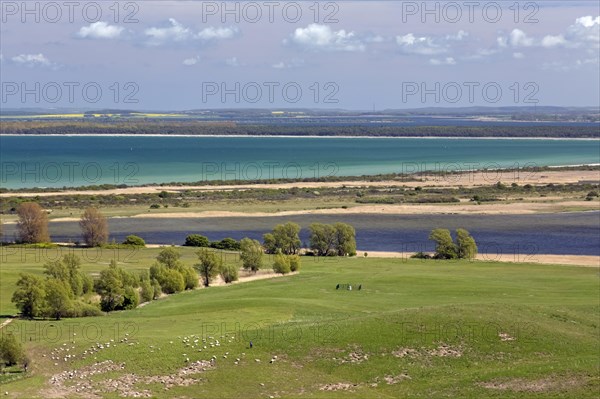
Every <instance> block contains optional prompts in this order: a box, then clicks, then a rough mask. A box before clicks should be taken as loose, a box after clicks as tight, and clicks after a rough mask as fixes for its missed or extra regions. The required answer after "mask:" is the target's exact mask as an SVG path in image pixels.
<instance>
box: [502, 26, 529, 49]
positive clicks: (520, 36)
mask: <svg viewBox="0 0 600 399" xmlns="http://www.w3.org/2000/svg"><path fill="white" fill-rule="evenodd" d="M508 43H509V44H510V45H511V46H512V47H531V46H533V39H532V38H530V37H528V36H527V34H526V33H525V32H523V31H522V30H521V29H513V30H512V32H510V36H509V38H508Z"/></svg>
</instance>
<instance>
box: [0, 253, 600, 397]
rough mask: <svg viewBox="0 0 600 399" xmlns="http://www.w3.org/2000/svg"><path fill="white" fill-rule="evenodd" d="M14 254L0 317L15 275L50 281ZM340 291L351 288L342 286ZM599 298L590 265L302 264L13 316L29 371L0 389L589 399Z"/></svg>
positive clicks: (6, 265) (4, 273)
mask: <svg viewBox="0 0 600 399" xmlns="http://www.w3.org/2000/svg"><path fill="white" fill-rule="evenodd" d="M184 251H185V254H184V257H183V259H184V261H185V262H192V261H193V259H194V257H193V252H192V251H191V250H190V249H185V250H184ZM156 253H157V250H156V249H145V250H142V251H140V252H138V253H135V254H134V255H132V256H129V257H127V259H122V260H126V261H127V262H121V263H120V265H121V266H125V267H128V268H130V269H141V268H144V267H148V266H149V265H150V263H151V261H152V258H153V257H154V256H156ZM81 254H84V252H81ZM91 255H92V254H91V252H90V253H86V255H85V256H82V258H84V260H85V259H87V260H85V266H84V269H85V270H86V271H88V272H90V273H93V272H97V271H98V270H100V269H101V268H104V267H106V264H108V259H109V258H110V257H111V255H110V254H108V253H106V252H103V253H101V254H100V255H99V256H98V258H97V259H96V258H95V257H92V256H91ZM19 256H20V255H19V254H11V255H8V256H5V258H4V259H3V263H2V268H1V270H0V277H1V282H0V283H1V288H2V293H1V298H0V299H1V301H2V302H1V309H2V313H3V314H7V313H12V312H13V308H12V305H11V304H10V303H8V304H7V302H6V301H7V298H8V299H9V298H10V294H11V293H12V289H11V288H10V285H11V284H13V285H14V281H15V279H16V275H17V273H18V272H19V271H21V270H25V269H31V270H37V271H38V272H41V267H42V263H43V262H41V259H40V261H39V262H29V263H27V262H22V259H21V258H20V257H19ZM121 256H122V257H123V256H124V254H122V255H121ZM228 261H230V262H235V261H236V258H235V256H234V255H231V254H230V255H229V257H228ZM23 264H29V265H30V266H27V267H24V266H23ZM346 283H350V284H352V286H353V290H352V291H349V290H346V289H339V290H336V285H337V284H346ZM358 284H361V285H362V289H361V290H360V291H359V290H357V289H356V288H357V285H358ZM598 294H599V275H598V269H596V268H583V267H565V266H540V265H532V264H503V263H492V262H489V263H484V262H467V261H461V262H442V261H419V260H410V261H405V260H402V259H369V258H355V259H352V258H349V259H327V260H325V261H323V260H322V259H318V258H303V268H302V270H301V273H300V274H299V275H294V276H286V277H281V278H275V279H270V280H261V281H253V282H247V283H242V284H237V285H233V286H228V287H211V288H209V289H200V290H196V291H193V292H185V293H182V294H178V295H173V296H170V297H167V298H164V299H161V300H158V301H154V302H152V303H149V304H148V305H146V306H143V307H141V308H138V309H136V310H133V311H124V312H116V313H112V314H110V315H108V316H105V317H97V318H85V319H71V320H62V321H59V322H57V321H33V322H30V321H13V322H12V323H11V324H9V325H7V326H5V327H4V328H3V330H2V332H3V333H5V332H7V331H12V332H13V333H16V334H19V336H20V337H21V339H22V340H23V341H24V343H25V345H26V348H27V351H28V353H29V355H30V357H31V358H32V361H31V364H30V376H29V377H27V378H22V379H18V380H16V381H12V382H8V383H4V384H3V386H2V391H3V392H5V391H6V392H8V397H23V398H25V397H27V398H29V397H44V396H46V397H58V396H61V395H62V396H65V397H78V395H81V396H85V397H89V396H91V395H92V394H93V393H95V394H97V395H100V396H101V397H107V398H117V397H122V396H123V395H133V394H134V393H137V394H138V395H141V396H142V397H144V396H147V397H158V398H171V397H178V398H192V397H195V398H197V397H211V398H233V397H248V398H269V397H275V398H278V397H282V398H283V397H302V398H313V397H319V398H321V397H330V398H334V397H335V398H337V397H349V398H365V397H368V398H391V397H423V398H439V397H449V398H457V397H460V398H483V397H497V398H529V397H532V396H533V397H545V398H546V397H557V398H558V397H561V398H562V397H565V398H566V397H571V398H586V397H589V398H592V397H597V393H598V389H599V388H600V378H599V373H600V369H599V354H598V347H599V344H600V342H599V341H600V340H599V325H600V320H599V318H598V314H599V310H600V303H599V302H600V300H599V295H598ZM111 340H112V341H111ZM203 340H205V341H203ZM217 341H218V345H217ZM250 341H252V344H253V347H252V348H250V347H249V346H250ZM211 345H212V346H211ZM100 346H102V348H100ZM204 346H206V348H204ZM92 347H93V348H95V349H93V350H92V349H91V348H92ZM67 349H68V351H67ZM84 353H85V354H84ZM68 355H70V356H72V357H67V356H68ZM73 355H74V356H73ZM213 356H214V359H215V360H214V361H212V362H211V361H210V359H211V358H213ZM275 357H276V358H275ZM65 358H66V359H67V360H66V361H65V360H64V359H65ZM237 359H239V360H237ZM202 361H204V362H202ZM271 361H272V362H271ZM74 370H77V372H75V373H73V374H71V376H72V378H71V377H70V376H69V372H73V371H74ZM63 372H65V373H63ZM61 373H63V374H61ZM53 376H54V378H55V380H54V381H55V382H54V383H51V382H50V379H51V378H52V377H53ZM80 377H81V378H80ZM7 379H8V378H5V380H7ZM109 379H110V381H109ZM77 384H79V385H77Z"/></svg>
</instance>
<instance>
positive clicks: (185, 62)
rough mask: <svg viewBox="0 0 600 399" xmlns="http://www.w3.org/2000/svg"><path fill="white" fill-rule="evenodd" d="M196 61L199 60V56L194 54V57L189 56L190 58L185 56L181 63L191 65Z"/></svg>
mask: <svg viewBox="0 0 600 399" xmlns="http://www.w3.org/2000/svg"><path fill="white" fill-rule="evenodd" d="M198 61H200V57H199V56H195V57H191V58H186V59H185V60H183V62H182V64H183V65H185V66H192V65H196V64H197V63H198Z"/></svg>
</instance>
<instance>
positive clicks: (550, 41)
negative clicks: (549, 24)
mask: <svg viewBox="0 0 600 399" xmlns="http://www.w3.org/2000/svg"><path fill="white" fill-rule="evenodd" d="M566 43H567V41H566V40H565V37H564V36H563V35H556V36H552V35H547V36H544V38H543V39H542V47H556V46H562V45H564V44H566Z"/></svg>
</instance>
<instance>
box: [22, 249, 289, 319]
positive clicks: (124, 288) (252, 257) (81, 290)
mask: <svg viewBox="0 0 600 399" xmlns="http://www.w3.org/2000/svg"><path fill="white" fill-rule="evenodd" d="M239 244H240V248H241V252H240V260H241V262H242V267H243V268H244V269H245V270H248V271H251V272H254V273H256V272H257V271H258V270H260V269H261V268H263V267H264V263H265V262H264V255H265V254H264V249H263V247H262V245H261V244H260V242H258V241H257V240H251V239H249V238H244V239H243V240H241V241H240V243H239ZM196 255H197V257H198V263H196V264H194V265H193V266H191V265H187V264H184V263H183V262H182V261H181V253H180V252H179V251H178V250H177V249H176V248H174V247H167V248H163V249H162V250H161V251H160V252H159V253H158V255H157V257H156V260H155V262H154V263H153V264H152V265H151V266H150V268H149V270H144V271H142V272H141V273H140V274H139V275H136V274H134V273H131V272H129V271H127V270H125V269H123V268H121V267H119V266H118V265H117V262H116V261H115V260H111V262H110V264H109V266H108V268H106V269H103V270H102V271H100V275H99V277H98V279H96V280H95V281H93V280H92V279H91V278H90V277H89V276H88V275H87V274H85V273H83V272H82V271H81V260H80V258H79V257H78V256H77V255H74V254H67V255H65V256H63V257H62V258H61V259H60V260H57V261H48V262H46V263H45V264H44V274H45V275H46V277H45V279H44V278H43V277H40V276H37V275H34V274H31V273H22V274H21V275H20V277H19V280H18V281H17V289H16V291H15V292H14V293H13V296H12V302H13V303H14V304H15V306H16V307H17V308H18V309H19V312H20V313H21V316H22V317H25V318H30V319H32V318H38V317H47V318H55V319H57V320H58V319H61V318H63V317H80V316H95V315H100V314H101V312H100V311H101V310H102V311H105V312H111V311H115V310H125V309H133V308H136V307H137V306H138V305H139V303H141V302H148V301H151V300H153V299H157V298H159V297H160V296H161V295H162V294H163V293H165V294H174V293H178V292H181V291H184V290H192V289H194V288H196V287H197V286H198V283H199V277H200V278H201V279H202V283H203V285H204V286H205V287H209V286H210V284H211V282H213V280H214V279H215V278H216V277H217V276H219V275H220V276H221V278H222V279H223V281H224V282H225V283H231V282H233V281H236V280H238V271H239V270H238V267H237V265H235V264H229V263H227V264H226V263H224V262H223V259H222V257H221V256H220V255H219V254H218V253H217V252H215V251H212V250H209V249H201V250H199V251H198V252H196ZM272 268H273V270H274V271H275V272H276V273H281V274H286V273H289V272H294V271H298V270H300V257H299V256H298V255H285V254H283V253H281V252H278V253H277V255H276V256H275V257H274V260H273V264H272ZM94 293H96V294H97V295H98V296H99V297H100V301H99V303H97V302H94V300H93V294H94Z"/></svg>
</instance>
